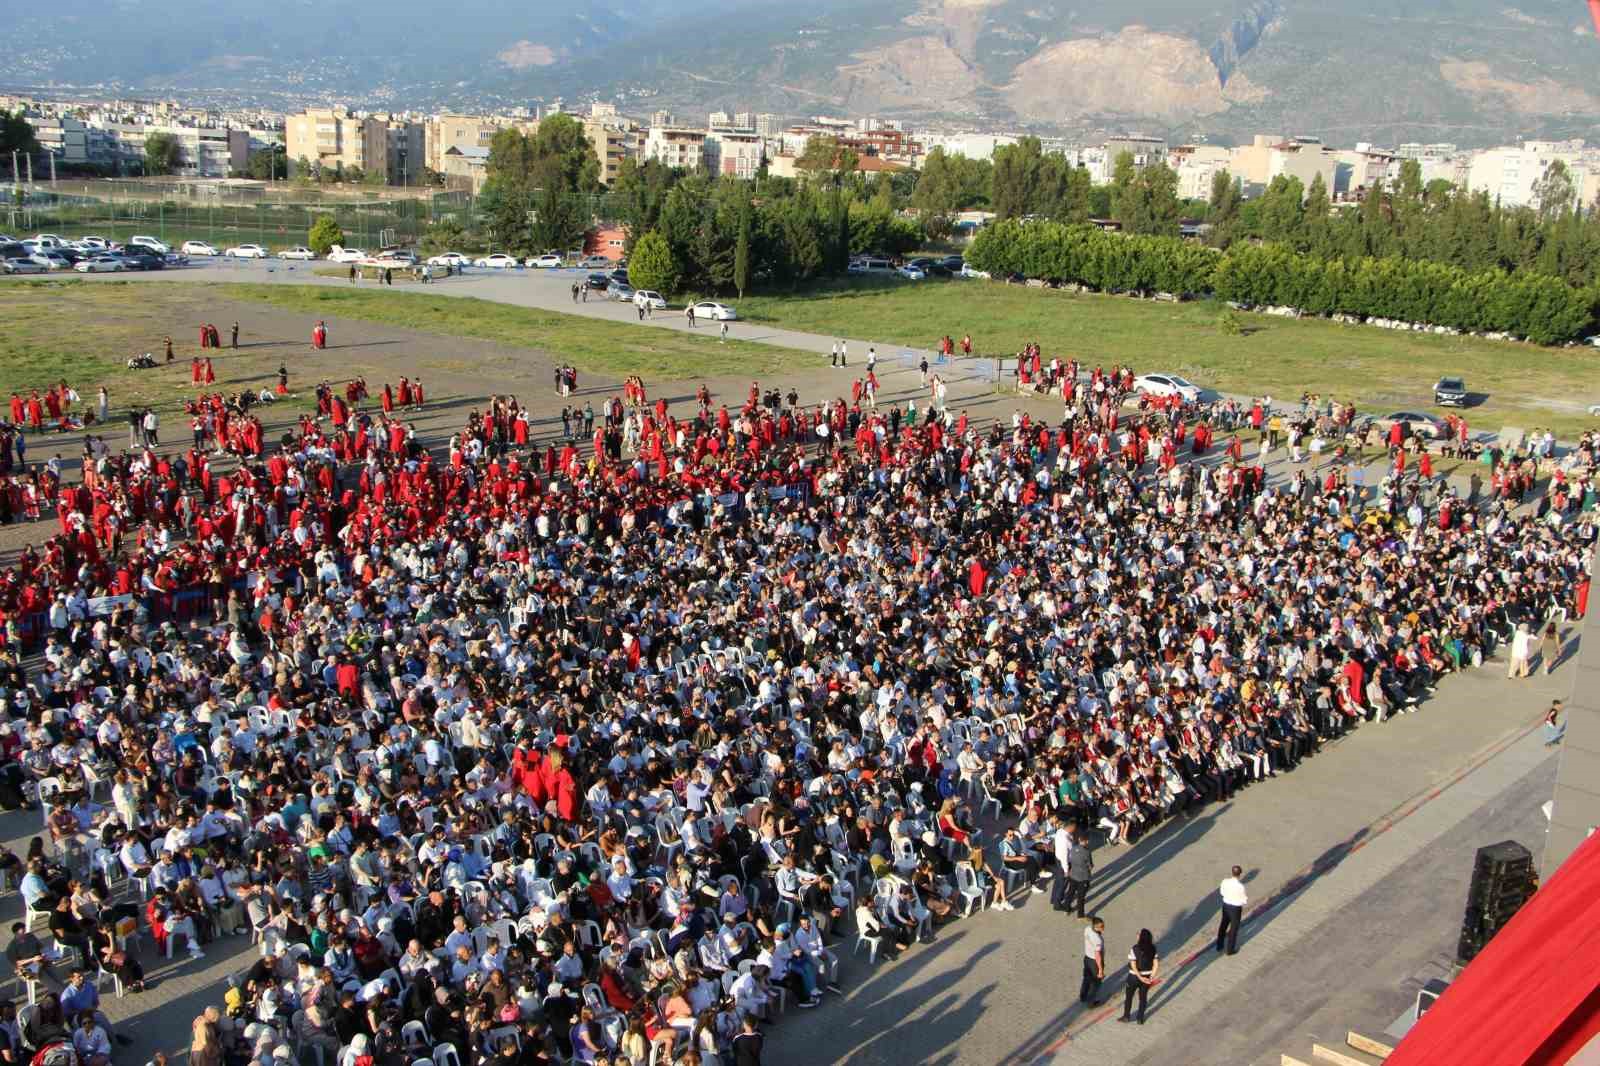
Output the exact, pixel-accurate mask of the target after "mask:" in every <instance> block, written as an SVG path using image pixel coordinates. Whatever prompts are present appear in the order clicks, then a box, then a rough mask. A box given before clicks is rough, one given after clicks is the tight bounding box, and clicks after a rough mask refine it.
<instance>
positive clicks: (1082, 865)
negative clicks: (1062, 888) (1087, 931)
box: [1061, 833, 1094, 918]
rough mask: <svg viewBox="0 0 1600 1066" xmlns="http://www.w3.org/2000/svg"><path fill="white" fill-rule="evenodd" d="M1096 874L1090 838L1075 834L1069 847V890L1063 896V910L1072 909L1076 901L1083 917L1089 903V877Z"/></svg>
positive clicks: (1079, 915)
mask: <svg viewBox="0 0 1600 1066" xmlns="http://www.w3.org/2000/svg"><path fill="white" fill-rule="evenodd" d="M1093 876H1094V853H1093V852H1091V851H1090V850H1089V838H1088V837H1086V836H1084V835H1083V834H1082V833H1078V834H1076V835H1074V836H1073V838H1072V844H1071V846H1070V847H1069V848H1068V849H1067V890H1066V892H1065V893H1064V894H1063V896H1062V901H1061V907H1062V909H1063V910H1069V911H1070V910H1072V908H1073V905H1074V901H1076V905H1077V908H1078V917H1079V918H1082V917H1083V911H1084V907H1086V906H1087V905H1088V903H1089V879H1090V878H1091V877H1093Z"/></svg>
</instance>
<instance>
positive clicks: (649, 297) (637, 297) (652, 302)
mask: <svg viewBox="0 0 1600 1066" xmlns="http://www.w3.org/2000/svg"><path fill="white" fill-rule="evenodd" d="M633 306H635V307H648V308H650V310H652V311H665V310H666V309H667V301H666V300H664V299H662V298H661V294H660V293H659V292H656V291H655V290H654V289H640V290H639V291H638V292H636V293H634V294H633Z"/></svg>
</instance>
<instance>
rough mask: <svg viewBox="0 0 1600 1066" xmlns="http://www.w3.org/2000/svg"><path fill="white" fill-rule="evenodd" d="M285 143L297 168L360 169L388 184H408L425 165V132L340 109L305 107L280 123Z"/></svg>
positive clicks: (389, 119)
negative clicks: (375, 175) (282, 126)
mask: <svg viewBox="0 0 1600 1066" xmlns="http://www.w3.org/2000/svg"><path fill="white" fill-rule="evenodd" d="M284 143H285V145H286V146H287V149H288V155H289V160H290V162H291V163H293V164H296V165H309V166H313V167H320V168H321V169H323V170H349V169H352V168H359V169H360V170H362V171H363V172H365V173H375V174H377V175H379V177H380V178H381V179H382V180H383V181H384V182H385V183H386V184H389V185H411V184H416V183H417V182H420V181H421V180H422V178H423V167H424V166H425V165H426V164H427V129H426V127H425V126H424V125H423V124H422V123H420V122H410V121H406V120H403V119H398V118H395V117H393V116H391V115H385V114H375V115H366V116H356V115H353V114H351V113H350V112H349V111H348V110H346V109H345V108H342V107H333V108H308V109H307V110H305V111H303V112H301V113H300V114H298V115H290V116H289V117H288V118H287V119H285V120H284Z"/></svg>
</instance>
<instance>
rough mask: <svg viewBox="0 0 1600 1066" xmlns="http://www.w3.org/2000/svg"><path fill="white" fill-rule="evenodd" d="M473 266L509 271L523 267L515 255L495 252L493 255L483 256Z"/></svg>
mask: <svg viewBox="0 0 1600 1066" xmlns="http://www.w3.org/2000/svg"><path fill="white" fill-rule="evenodd" d="M473 265H474V266H481V267H490V268H492V269H494V270H509V269H511V268H512V267H516V266H521V265H522V264H521V263H520V262H518V260H517V257H516V256H514V255H507V254H506V253H504V252H495V253H494V254H493V255H486V256H483V257H482V258H480V259H479V260H478V261H477V262H475V263H474V264H473Z"/></svg>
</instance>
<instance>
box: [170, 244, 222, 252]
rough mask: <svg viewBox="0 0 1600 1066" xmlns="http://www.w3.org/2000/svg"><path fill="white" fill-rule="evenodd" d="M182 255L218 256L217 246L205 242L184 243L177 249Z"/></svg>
mask: <svg viewBox="0 0 1600 1066" xmlns="http://www.w3.org/2000/svg"><path fill="white" fill-rule="evenodd" d="M178 250H179V251H180V252H182V253H183V254H184V255H220V254H222V253H220V252H218V251H217V246H216V245H214V244H211V243H209V242H207V241H184V242H183V247H181V248H179V249H178Z"/></svg>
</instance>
